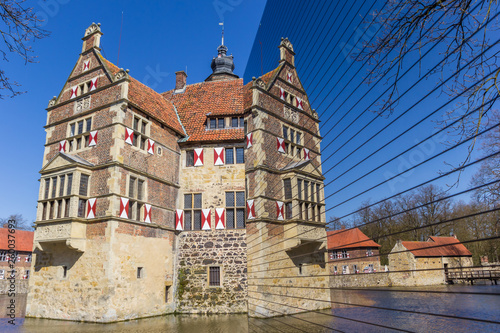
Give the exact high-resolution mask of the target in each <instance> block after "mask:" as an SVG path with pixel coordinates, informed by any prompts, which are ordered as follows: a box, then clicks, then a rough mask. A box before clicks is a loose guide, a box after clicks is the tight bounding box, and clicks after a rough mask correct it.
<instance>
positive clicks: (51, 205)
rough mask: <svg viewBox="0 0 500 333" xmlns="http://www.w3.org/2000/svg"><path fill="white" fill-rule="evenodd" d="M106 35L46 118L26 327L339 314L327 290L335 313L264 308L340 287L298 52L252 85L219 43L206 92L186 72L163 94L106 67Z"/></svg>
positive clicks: (94, 28)
mask: <svg viewBox="0 0 500 333" xmlns="http://www.w3.org/2000/svg"><path fill="white" fill-rule="evenodd" d="M101 36H102V32H101V29H100V25H99V24H92V25H91V26H90V27H89V28H88V29H86V31H85V36H84V37H83V48H82V52H81V53H80V55H79V57H78V60H77V61H76V64H75V67H74V68H73V69H72V71H71V73H70V75H69V78H68V79H67V81H66V82H65V83H64V85H63V88H62V90H61V92H60V93H59V95H58V96H56V97H54V98H53V99H51V100H50V102H49V106H48V108H47V123H46V126H45V129H46V132H47V136H46V142H45V151H44V157H43V167H42V169H41V171H40V173H41V180H40V192H39V200H38V208H37V221H36V231H35V236H34V254H33V256H34V260H33V264H32V265H33V266H32V277H31V278H30V292H29V294H28V300H27V310H26V315H27V316H29V317H40V318H54V319H67V320H78V321H91V322H111V321H118V320H127V319H132V318H140V317H148V316H155V315H161V314H166V313H172V312H175V311H177V312H181V313H237V312H239V313H241V312H248V313H249V315H254V316H259V315H267V314H269V313H271V314H273V315H276V314H279V313H281V312H283V313H288V312H300V311H306V310H311V309H317V308H325V307H328V305H329V304H327V303H325V302H329V294H328V292H327V291H324V290H323V291H322V289H318V291H313V292H312V293H311V292H309V291H307V290H304V292H306V293H308V294H309V295H310V296H312V297H316V298H317V299H318V300H323V301H312V302H307V305H305V306H304V308H298V309H297V308H293V307H289V306H288V305H289V304H292V303H293V304H296V303H297V301H296V300H295V299H293V298H286V297H285V298H282V299H279V298H276V299H279V300H278V301H277V302H278V303H279V304H280V305H276V304H275V305H271V303H269V300H267V299H266V297H272V296H270V295H272V294H273V293H276V287H275V283H274V282H272V281H275V282H276V280H279V281H281V282H282V283H283V284H284V283H287V282H286V281H291V280H290V279H287V278H286V277H287V276H289V275H291V274H292V275H297V274H299V275H300V276H299V277H298V278H297V279H296V280H297V284H298V285H300V284H307V285H308V286H318V287H321V286H323V287H327V286H328V276H327V271H326V267H325V256H324V250H325V249H326V244H325V239H326V237H325V236H326V232H325V227H324V225H325V216H324V205H323V203H324V197H323V190H322V189H323V176H322V174H321V161H320V149H319V144H320V141H321V137H320V135H319V129H318V123H319V120H318V117H317V114H316V113H315V112H314V110H312V109H311V108H310V106H309V104H308V100H307V95H306V93H305V91H304V89H303V87H302V86H301V84H300V81H299V78H298V76H297V72H296V70H295V67H294V52H293V46H292V45H291V43H290V42H289V41H288V40H287V39H283V40H282V42H281V44H280V46H279V49H280V63H279V66H278V67H277V68H276V69H275V70H273V71H272V72H270V73H267V74H265V75H263V76H262V77H260V78H257V79H253V80H252V81H251V82H249V83H248V84H246V85H245V84H244V83H243V80H242V79H241V78H238V76H237V75H236V74H234V73H233V70H234V63H233V57H232V56H228V55H227V51H228V49H227V47H226V46H225V45H221V46H219V48H218V49H217V51H218V54H217V56H216V57H214V59H213V60H212V64H211V68H212V74H211V75H210V76H209V77H208V78H207V79H206V80H205V81H204V82H200V83H195V84H187V75H186V73H185V72H183V71H180V72H177V73H176V84H175V89H173V90H171V91H167V92H164V93H161V94H160V93H158V92H156V91H154V90H153V89H151V88H149V87H147V86H145V85H144V84H142V83H141V82H139V81H137V80H136V79H134V78H133V77H132V76H131V75H130V74H129V71H128V70H124V69H121V68H118V67H117V66H115V65H114V64H112V63H111V62H110V61H108V60H107V59H105V58H104V57H103V56H102V54H101V52H100V39H101ZM277 260H278V261H280V260H281V261H282V263H278V262H276V261H277ZM285 266H286V267H287V268H284V269H276V268H278V267H285ZM321 274H323V275H322V276H318V275H321ZM269 277H273V279H274V280H272V279H269ZM305 277H308V278H307V279H305ZM252 281H253V282H252ZM258 284H261V285H258ZM298 292H299V291H298ZM251 298H253V301H252V302H250V301H249V300H250V299H251ZM255 299H257V300H255ZM276 299H275V300H276ZM252 304H254V305H252ZM269 308H273V309H274V310H276V311H277V312H269V310H266V309H269ZM277 308H278V309H277Z"/></svg>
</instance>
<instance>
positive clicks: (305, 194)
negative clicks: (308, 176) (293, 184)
mask: <svg viewBox="0 0 500 333" xmlns="http://www.w3.org/2000/svg"><path fill="white" fill-rule="evenodd" d="M304 200H309V182H308V181H304Z"/></svg>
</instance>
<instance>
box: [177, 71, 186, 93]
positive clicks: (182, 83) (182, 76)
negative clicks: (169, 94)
mask: <svg viewBox="0 0 500 333" xmlns="http://www.w3.org/2000/svg"><path fill="white" fill-rule="evenodd" d="M186 79H187V74H186V72H184V71H179V72H175V90H176V91H177V90H183V89H184V88H185V87H186Z"/></svg>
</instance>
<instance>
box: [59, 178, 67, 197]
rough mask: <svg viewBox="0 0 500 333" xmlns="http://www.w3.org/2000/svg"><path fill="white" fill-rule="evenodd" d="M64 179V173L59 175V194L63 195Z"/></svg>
mask: <svg viewBox="0 0 500 333" xmlns="http://www.w3.org/2000/svg"><path fill="white" fill-rule="evenodd" d="M65 180H66V175H62V176H59V196H60V197H62V196H64V181H65Z"/></svg>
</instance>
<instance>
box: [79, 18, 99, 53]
mask: <svg viewBox="0 0 500 333" xmlns="http://www.w3.org/2000/svg"><path fill="white" fill-rule="evenodd" d="M101 36H102V32H101V23H97V24H95V23H92V24H91V25H90V27H88V28H87V30H85V36H83V38H82V40H83V47H82V53H83V52H85V51H88V50H91V49H93V48H96V49H97V50H99V51H100V50H101V48H100V46H101Z"/></svg>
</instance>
